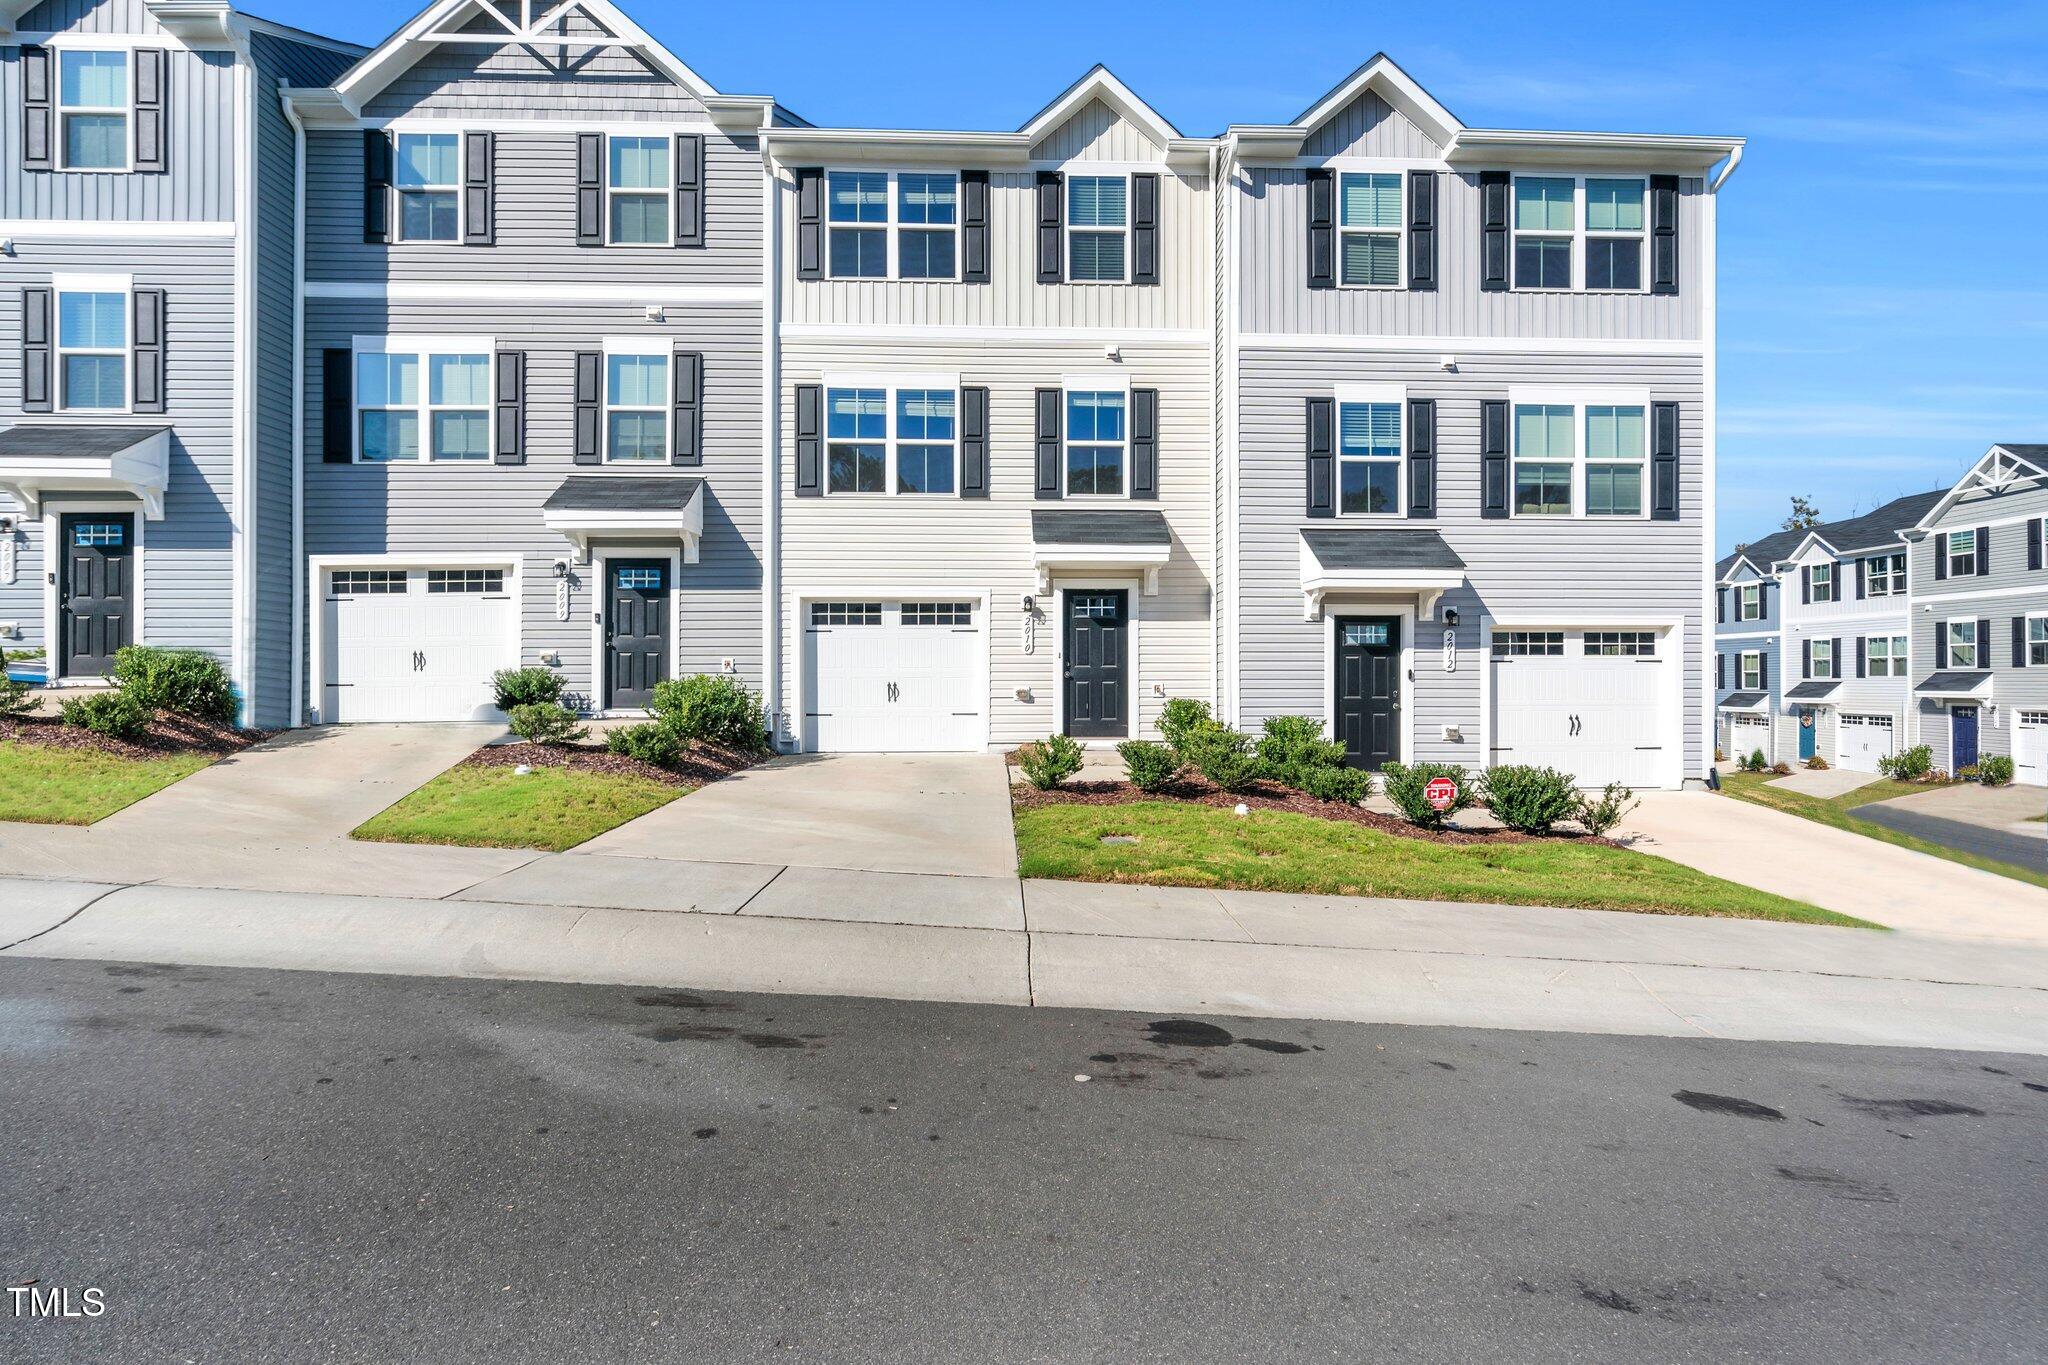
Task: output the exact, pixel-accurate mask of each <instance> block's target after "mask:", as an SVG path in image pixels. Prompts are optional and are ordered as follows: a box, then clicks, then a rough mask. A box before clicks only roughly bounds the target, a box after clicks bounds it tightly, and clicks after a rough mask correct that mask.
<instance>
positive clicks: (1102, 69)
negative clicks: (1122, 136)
mask: <svg viewBox="0 0 2048 1365" xmlns="http://www.w3.org/2000/svg"><path fill="white" fill-rule="evenodd" d="M1098 99H1099V100H1101V101H1102V102H1103V103H1104V104H1106V105H1108V106H1109V107H1110V108H1112V109H1114V110H1116V112H1117V113H1118V114H1120V115H1122V116H1123V117H1124V118H1126V119H1128V120H1129V121H1130V122H1132V123H1135V124H1136V125H1137V126H1138V129H1139V131H1141V132H1142V133H1144V134H1145V136H1147V137H1149V138H1150V139H1152V142H1153V144H1154V145H1155V146H1157V147H1158V148H1159V151H1160V154H1161V155H1164V154H1165V152H1166V149H1167V146H1168V144H1169V143H1173V142H1178V141H1180V140H1181V134H1180V129H1178V128H1176V127H1174V126H1173V125H1172V124H1171V123H1168V122H1167V121H1166V119H1165V118H1164V117H1163V116H1162V115H1161V114H1160V113H1159V111H1158V110H1156V109H1154V108H1153V107H1152V106H1151V105H1149V104H1147V103H1145V101H1144V100H1142V99H1140V98H1138V94H1137V92H1136V91H1134V90H1132V89H1131V87H1129V86H1128V85H1125V84H1124V83H1123V82H1122V81H1120V80H1118V79H1117V76H1116V73H1115V72H1113V71H1111V70H1110V69H1109V68H1108V67H1106V66H1103V65H1101V64H1099V63H1098V64H1097V65H1095V66H1094V67H1092V68H1090V69H1089V71H1088V74H1087V75H1085V76H1083V77H1081V79H1080V80H1078V81H1075V82H1074V83H1073V84H1072V85H1070V86H1068V87H1067V88H1066V91H1065V92H1064V93H1063V94H1061V95H1060V96H1059V97H1058V98H1057V99H1055V100H1054V101H1053V102H1052V103H1051V104H1048V105H1046V106H1045V108H1043V109H1041V110H1039V111H1038V112H1037V113H1036V114H1034V115H1032V116H1031V118H1030V119H1028V120H1026V121H1025V124H1024V126H1023V127H1022V128H1019V129H1018V130H1017V131H1018V132H1020V133H1022V134H1024V136H1025V138H1026V139H1027V140H1028V141H1030V142H1038V141H1040V140H1041V139H1043V138H1046V137H1048V136H1050V135H1051V134H1052V133H1053V132H1054V131H1055V130H1057V129H1058V128H1059V126H1060V125H1061V124H1063V123H1065V122H1066V121H1067V120H1068V119H1070V118H1072V117H1073V116H1074V115H1076V114H1078V113H1080V112H1081V111H1082V110H1083V109H1085V108H1087V107H1088V104H1089V102H1090V101H1091V100H1098Z"/></svg>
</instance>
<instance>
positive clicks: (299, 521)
mask: <svg viewBox="0 0 2048 1365" xmlns="http://www.w3.org/2000/svg"><path fill="white" fill-rule="evenodd" d="M284 116H285V121H286V122H288V123H290V124H291V126H292V707H291V716H292V725H293V727H294V728H296V727H298V726H301V725H304V724H305V723H306V612H307V610H308V607H307V593H306V555H305V537H306V125H305V124H303V123H301V122H300V121H299V111H298V110H297V109H296V108H295V107H294V106H293V104H292V102H291V100H289V99H287V100H285V101H284Z"/></svg>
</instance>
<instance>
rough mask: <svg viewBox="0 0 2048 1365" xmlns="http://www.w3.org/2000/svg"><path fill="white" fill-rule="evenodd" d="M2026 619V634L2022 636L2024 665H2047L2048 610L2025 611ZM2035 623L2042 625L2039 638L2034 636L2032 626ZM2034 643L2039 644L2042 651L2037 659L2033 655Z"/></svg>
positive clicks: (2032, 666) (2033, 666) (2039, 666)
mask: <svg viewBox="0 0 2048 1365" xmlns="http://www.w3.org/2000/svg"><path fill="white" fill-rule="evenodd" d="M2026 621H2027V623H2026V626H2025V630H2026V635H2025V636H2024V637H2023V640H2024V643H2025V644H2026V647H2027V665H2026V666H2027V667H2028V668H2041V667H2048V611H2030V612H2028V613H2027V618H2026ZM2037 625H2038V626H2040V627H2042V631H2041V636H2042V638H2041V639H2039V640H2036V639H2035V638H2034V627H2035V626H2037ZM2036 645H2038V646H2040V647H2041V649H2042V650H2043V651H2044V652H2043V654H2042V657H2041V658H2039V659H2036V658H2035V657H2034V649H2035V646H2036Z"/></svg>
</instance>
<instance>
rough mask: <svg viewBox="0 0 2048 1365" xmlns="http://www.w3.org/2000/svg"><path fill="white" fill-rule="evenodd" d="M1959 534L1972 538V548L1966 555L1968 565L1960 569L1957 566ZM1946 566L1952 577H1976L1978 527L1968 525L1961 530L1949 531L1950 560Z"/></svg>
mask: <svg viewBox="0 0 2048 1365" xmlns="http://www.w3.org/2000/svg"><path fill="white" fill-rule="evenodd" d="M1958 536H1968V537H1969V538H1970V549H1969V551H1968V553H1967V555H1966V556H1964V558H1965V561H1966V567H1964V568H1960V569H1958V568H1957V567H1956V559H1957V555H1956V537H1958ZM1946 567H1947V569H1948V576H1949V577H1950V578H1974V577H1976V576H1977V528H1976V527H1974V526H1966V527H1963V528H1961V529H1959V530H1955V531H1950V532H1949V533H1948V561H1947V564H1946Z"/></svg>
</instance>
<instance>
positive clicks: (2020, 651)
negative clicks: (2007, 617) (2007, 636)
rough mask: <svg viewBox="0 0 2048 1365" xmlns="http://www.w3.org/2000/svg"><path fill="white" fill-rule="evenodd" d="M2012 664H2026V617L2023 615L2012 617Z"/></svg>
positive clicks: (2014, 665)
mask: <svg viewBox="0 0 2048 1365" xmlns="http://www.w3.org/2000/svg"><path fill="white" fill-rule="evenodd" d="M2012 666H2013V667H2014V668H2025V667H2026V666H2027V618H2026V617H2024V616H2015V617H2013V618H2012Z"/></svg>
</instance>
